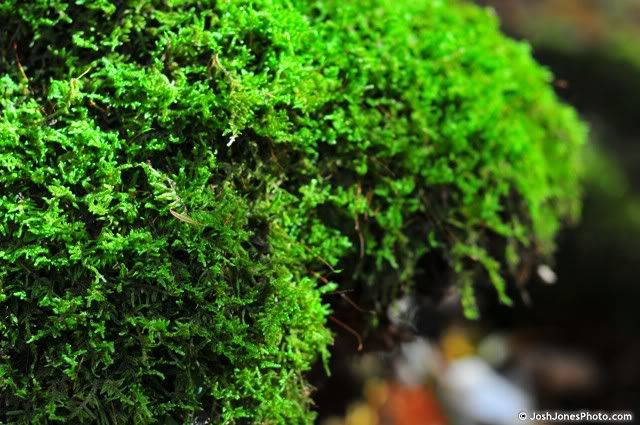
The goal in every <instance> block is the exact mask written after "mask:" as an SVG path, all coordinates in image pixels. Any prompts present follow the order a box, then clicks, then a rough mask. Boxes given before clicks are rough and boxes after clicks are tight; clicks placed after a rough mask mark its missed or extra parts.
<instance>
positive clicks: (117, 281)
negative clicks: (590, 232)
mask: <svg viewBox="0 0 640 425" xmlns="http://www.w3.org/2000/svg"><path fill="white" fill-rule="evenodd" d="M345 3H346V4H345ZM0 28H1V30H0V49H1V50H0V93H1V97H0V186H1V189H2V190H1V193H0V336H1V338H0V421H1V422H3V423H20V424H27V423H48V422H51V423H53V422H57V421H60V422H64V421H66V422H68V423H102V424H107V423H109V424H111V423H114V424H115V423H117V424H124V423H136V424H144V423H175V422H178V423H190V422H191V421H193V418H195V417H197V416H198V415H201V414H203V413H204V414H206V415H207V416H209V417H210V418H212V420H213V422H215V423H302V422H309V421H311V419H312V417H313V414H312V413H310V410H309V398H308V394H309V389H308V388H307V386H306V384H305V381H304V378H303V376H302V374H303V373H304V372H305V371H306V370H308V368H309V366H310V364H311V362H312V361H313V360H314V359H315V358H316V357H317V355H318V354H321V355H323V356H325V357H326V355H327V348H326V347H327V345H328V344H329V343H330V341H331V336H330V333H329V331H328V330H327V329H326V327H325V326H324V324H325V319H326V315H327V314H328V307H327V306H326V305H325V304H323V301H322V299H321V296H322V293H323V291H329V290H331V289H332V288H333V287H335V285H334V284H327V283H326V282H327V281H335V282H338V281H339V280H340V279H342V278H341V274H340V273H339V272H338V269H344V270H348V271H349V274H348V275H347V276H346V279H343V280H344V281H345V282H346V281H350V282H352V283H351V285H353V286H357V287H358V289H360V290H361V292H362V293H367V294H369V296H371V297H373V298H375V299H376V300H378V301H379V302H381V303H383V302H384V301H385V300H387V299H388V298H389V297H391V296H392V295H393V293H394V292H398V291H400V290H402V288H406V287H407V286H408V285H410V284H412V281H413V277H414V275H415V273H414V269H415V266H416V263H417V261H418V260H419V259H420V258H421V257H422V256H424V255H425V254H426V253H429V252H436V251H437V252H438V253H439V255H441V256H442V258H444V259H446V261H447V262H448V263H449V265H450V267H451V268H452V269H453V270H455V272H456V276H457V279H458V282H459V284H460V285H461V286H462V288H461V289H462V291H461V292H462V293H463V294H464V297H463V300H464V304H465V307H466V310H467V312H468V314H470V315H474V314H475V308H474V302H473V290H472V289H471V287H470V282H472V281H473V279H474V276H476V277H479V276H481V275H482V274H484V275H486V276H488V277H489V278H490V281H491V282H492V283H493V284H494V285H495V287H496V289H497V290H498V293H499V296H500V297H501V299H502V300H503V301H504V302H509V299H508V296H507V294H506V292H505V277H506V276H507V275H508V274H509V272H510V270H515V269H517V267H518V264H519V263H520V261H519V255H518V254H521V253H523V252H536V253H547V252H549V251H550V250H551V248H552V238H553V236H554V233H555V232H556V230H557V228H558V225H559V223H561V221H562V220H563V219H565V218H570V217H573V216H575V215H576V213H577V210H578V185H577V175H578V166H579V161H578V147H579V145H580V144H581V142H582V141H583V139H584V129H583V127H582V126H581V124H580V123H579V122H578V121H577V119H576V117H575V114H574V112H573V111H572V110H571V109H569V108H566V107H564V106H562V105H560V104H559V103H558V101H557V100H556V98H555V96H554V94H553V93H552V91H551V90H550V89H549V87H548V82H549V80H550V75H549V74H548V72H546V71H545V70H543V69H542V68H540V67H538V66H537V65H536V64H535V63H534V62H533V60H532V59H531V57H530V54H529V50H528V48H527V46H526V45H523V44H519V43H516V42H513V41H510V40H507V39H505V38H504V37H503V36H502V35H500V33H499V31H498V29H497V24H496V20H495V18H494V17H493V16H491V15H490V14H489V13H487V12H486V11H484V10H481V9H478V8H476V7H472V6H465V5H459V4H455V3H454V4H451V3H448V2H445V1H429V0H423V1H413V0H411V1H409V0H406V1H404V0H402V1H394V2H385V1H367V2H343V1H329V0H326V1H319V2H317V1H316V2H312V1H292V2H280V1H262V0H260V1H251V2H249V1H219V2H209V1H195V0H194V1H190V0H186V1H178V0H172V1H163V2H160V1H157V2H155V1H154V2H141V1H126V2H121V1H118V2H115V1H114V2H111V1H108V0H101V1H80V0H78V1H75V2H63V1H60V0H39V1H34V2H24V1H14V0H9V1H4V2H2V3H1V4H0ZM501 265H505V266H501ZM343 274H344V273H343ZM327 278H328V280H327ZM323 282H325V283H323ZM343 284H346V283H343ZM421 284H423V285H428V284H429V282H426V283H425V282H422V283H421Z"/></svg>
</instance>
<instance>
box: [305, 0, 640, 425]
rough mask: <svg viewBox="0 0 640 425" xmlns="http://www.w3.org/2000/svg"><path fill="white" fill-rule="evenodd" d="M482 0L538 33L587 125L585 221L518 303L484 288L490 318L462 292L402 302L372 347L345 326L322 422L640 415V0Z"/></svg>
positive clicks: (323, 394) (320, 385)
mask: <svg viewBox="0 0 640 425" xmlns="http://www.w3.org/2000/svg"><path fill="white" fill-rule="evenodd" d="M477 2H478V3H480V4H481V5H483V6H485V7H488V8H491V9H493V10H494V11H495V13H496V14H497V15H498V16H499V17H500V21H501V24H502V27H503V30H504V31H505V32H506V33H507V34H509V35H510V36H512V37H514V38H517V39H522V40H525V41H527V42H528V43H530V44H531V46H532V50H533V54H534V56H535V57H536V58H537V60H538V61H539V62H540V63H542V64H543V65H545V66H547V67H548V68H549V69H550V70H551V71H552V72H553V74H554V76H555V81H554V86H555V88H556V91H557V93H558V95H559V96H560V97H561V98H563V99H564V100H565V101H567V102H568V103H570V104H572V105H574V106H575V107H576V108H577V109H578V110H579V112H580V113H581V115H582V117H583V118H584V119H585V120H586V121H588V122H589V124H590V127H591V145H590V146H589V147H588V149H587V152H586V154H585V155H586V164H587V180H586V182H585V185H586V187H585V196H584V198H585V200H584V208H583V215H582V220H581V222H580V223H579V225H577V226H575V227H573V228H569V229H566V230H565V231H564V232H563V233H562V234H561V235H560V237H559V239H558V246H557V255H556V257H555V259H554V262H553V263H550V264H542V265H541V266H539V267H538V269H537V271H536V272H537V273H535V275H534V276H533V277H532V279H531V281H530V282H529V284H528V286H527V287H526V289H524V290H523V291H522V293H521V294H520V296H519V297H517V298H519V302H518V303H517V304H518V305H516V306H515V308H505V307H502V306H500V305H498V304H497V303H496V302H495V301H494V300H495V296H494V294H493V293H492V292H488V293H487V294H486V296H482V294H481V296H480V298H481V305H482V318H481V319H480V320H479V321H475V322H469V321H465V320H462V319H460V317H461V315H460V314H459V312H458V311H457V301H456V300H455V296H453V295H452V294H447V293H445V294H444V295H443V296H442V300H441V302H440V303H439V305H438V306H437V307H436V306H433V305H431V304H430V302H429V300H427V299H418V298H406V299H402V300H398V301H397V302H396V303H395V304H394V305H393V306H392V307H390V309H389V311H388V312H387V316H388V317H387V318H388V321H389V322H390V324H389V326H387V327H386V328H385V329H383V330H381V331H378V332H377V333H376V334H373V335H362V336H363V337H364V338H365V341H364V343H365V348H366V349H365V352H366V354H359V353H358V352H357V350H356V347H357V345H358V342H357V337H356V336H355V335H353V332H349V331H346V330H345V329H344V328H343V327H339V326H337V327H336V329H335V332H336V344H335V347H334V354H333V359H332V365H331V367H332V369H333V374H332V375H331V377H329V378H326V377H325V378H315V379H313V382H314V384H315V385H316V387H317V392H316V395H315V402H316V409H317V410H318V412H319V418H318V422H319V423H321V424H325V425H376V424H378V425H383V424H390V425H392V424H393V425H440V424H453V425H482V424H484V425H501V424H505V425H508V424H517V423H522V422H520V421H519V419H518V417H517V413H518V412H519V411H521V410H524V411H527V412H529V413H530V412H532V411H533V410H534V409H535V410H537V411H545V410H562V411H576V410H584V409H588V410H591V411H605V412H614V411H625V412H633V413H635V414H640V279H639V278H638V271H639V269H640V0H478V1H477ZM343 298H344V299H343V300H341V302H343V303H344V304H345V305H347V304H350V302H349V299H348V296H346V295H345V296H344V297H343ZM351 311H352V312H353V314H354V315H356V316H360V317H362V315H367V314H370V313H369V312H367V311H366V308H365V307H363V306H351ZM355 321H356V322H357V320H355ZM349 323H350V322H349ZM352 330H353V329H352ZM353 331H354V332H358V331H359V330H357V329H356V330H353ZM416 335H417V336H416ZM317 376H318V377H320V376H322V373H321V372H318V373H317ZM638 422H640V421H638ZM528 423H535V422H528ZM537 423H546V422H544V421H538V422H537ZM629 423H631V422H629Z"/></svg>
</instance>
